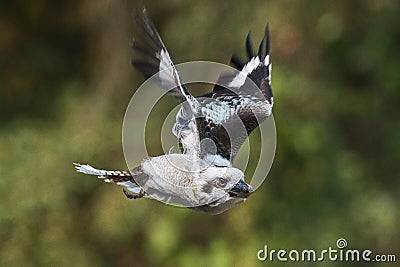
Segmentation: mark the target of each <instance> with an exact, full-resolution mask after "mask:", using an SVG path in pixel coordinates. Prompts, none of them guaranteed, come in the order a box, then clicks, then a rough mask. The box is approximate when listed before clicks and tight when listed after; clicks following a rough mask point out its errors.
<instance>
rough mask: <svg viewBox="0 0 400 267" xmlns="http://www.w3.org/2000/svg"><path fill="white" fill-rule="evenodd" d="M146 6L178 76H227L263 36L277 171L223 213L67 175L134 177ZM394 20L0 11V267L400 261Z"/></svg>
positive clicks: (3, 7) (277, 12) (369, 4)
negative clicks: (95, 170) (224, 66)
mask: <svg viewBox="0 0 400 267" xmlns="http://www.w3.org/2000/svg"><path fill="white" fill-rule="evenodd" d="M143 6H146V7H147V9H148V12H149V14H150V16H151V17H152V19H153V20H154V22H155V24H156V26H157V28H158V29H159V31H160V33H161V35H162V37H163V39H164V42H165V43H166V45H167V47H168V48H169V51H170V53H171V54H172V56H173V58H174V60H175V62H176V63H180V62H184V61H193V60H210V61H216V62H221V63H228V61H229V59H230V56H231V54H232V53H237V54H240V55H244V40H245V37H246V35H247V32H248V31H249V30H251V31H252V33H253V38H254V41H255V43H258V42H259V40H260V39H261V37H262V34H263V30H264V25H265V23H266V22H267V21H269V23H270V29H271V36H272V51H273V63H274V67H273V75H272V76H273V78H272V84H273V89H274V92H275V107H274V116H275V120H276V125H277V138H278V143H277V151H276V158H275V162H274V164H273V166H272V169H271V172H270V174H269V176H268V178H267V180H266V182H265V183H264V184H263V185H262V186H261V187H260V188H259V190H258V191H257V192H256V194H254V195H253V196H252V197H251V198H249V199H248V201H247V202H246V203H245V204H244V205H242V206H239V207H237V208H235V209H232V210H230V211H228V212H226V213H224V214H222V215H219V216H209V215H204V214H199V213H195V212H192V211H190V210H187V209H182V208H176V207H171V206H166V205H164V204H162V203H158V202H156V201H149V200H147V201H146V200H136V201H128V200H127V199H126V198H125V196H124V195H123V194H122V191H121V188H118V187H117V186H112V185H109V184H105V183H101V182H100V181H99V180H97V179H95V178H94V177H88V176H84V175H81V174H78V173H75V171H74V168H73V166H72V162H82V163H86V162H87V163H91V164H93V165H94V166H97V167H103V168H109V169H125V168H126V165H125V161H124V158H123V153H122V147H121V129H122V120H123V116H124V111H125V108H126V107H127V105H128V103H129V99H130V97H131V96H132V95H133V93H134V91H135V90H136V88H138V86H139V85H140V84H141V83H142V82H143V78H142V77H141V76H140V74H139V73H138V72H137V71H135V70H133V69H132V68H131V66H130V59H131V58H132V57H133V56H134V55H133V52H132V51H131V49H130V46H129V44H130V41H131V39H132V37H133V36H136V35H137V30H136V29H135V25H134V23H133V21H132V16H131V14H132V10H133V9H134V8H139V9H141V8H142V7H143ZM399 14H400V3H399V2H398V1H395V0H382V1H381V0H366V1H361V0H359V1H335V2H332V1H290V0H284V1H273V2H272V1H211V0H210V1H179V0H173V1H151V2H150V1H149V2H146V1H140V2H139V3H135V2H132V1H122V0H115V1H105V0H100V1H63V2H55V1H46V0H38V1H33V2H27V1H8V2H7V1H2V3H1V4H0V266H284V265H288V266H293V265H296V263H279V262H276V261H274V262H259V261H258V260H257V257H256V253H257V251H258V250H260V249H262V248H263V247H264V245H265V244H267V245H268V246H269V248H271V249H272V248H273V249H286V250H290V249H298V250H302V249H307V248H308V249H316V250H322V249H326V248H327V247H329V246H332V247H334V248H335V247H336V240H337V239H338V238H340V237H344V238H346V239H347V241H348V243H349V247H350V248H358V249H367V248H368V249H371V250H372V251H374V253H383V254H385V253H386V254H397V261H399V260H400V254H399V251H400V238H399V237H400V234H399V222H400V210H399V203H400V201H399V200H400V197H399V196H400V186H399V185H400V181H399V178H400V177H399V176H400V168H399V162H400V119H399V115H400V90H399V87H400V74H399V73H400V21H399ZM154 123H159V122H157V121H155V122H154ZM153 149H154V151H157V149H158V148H157V147H156V146H155V147H154V148H153ZM141 156H142V155H138V163H139V158H140V157H141ZM320 264H323V265H324V266H340V265H343V266H353V265H354V263H341V262H336V263H332V262H329V261H327V260H325V261H324V262H323V263H320ZM297 265H298V264H297ZM303 265H312V264H311V263H306V264H304V263H302V264H301V266H303ZM315 265H316V264H315ZM360 265H363V266H364V263H360ZM368 266H378V264H375V263H370V264H368ZM382 266H394V265H391V264H388V263H386V264H382Z"/></svg>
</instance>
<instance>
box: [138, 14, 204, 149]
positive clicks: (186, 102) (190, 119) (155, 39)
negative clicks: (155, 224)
mask: <svg viewBox="0 0 400 267" xmlns="http://www.w3.org/2000/svg"><path fill="white" fill-rule="evenodd" d="M135 19H136V23H137V24H138V26H139V28H140V29H141V30H142V32H143V33H144V35H145V36H146V38H147V41H148V43H149V46H148V47H147V46H144V45H141V44H140V43H138V42H136V41H134V42H133V44H132V46H133V49H134V50H136V51H137V52H139V54H141V55H142V59H134V60H132V65H133V66H134V67H135V68H136V69H138V70H139V71H140V72H142V74H143V75H144V77H145V78H149V77H152V76H153V75H157V76H156V77H154V78H156V79H155V80H156V81H157V82H158V83H159V84H160V86H161V87H162V88H163V89H165V90H168V93H169V94H171V95H172V96H174V97H175V98H176V99H177V100H178V101H179V102H180V103H181V104H182V108H181V110H180V112H179V113H178V115H177V122H176V123H175V126H174V129H173V133H174V134H175V136H176V137H177V138H178V139H179V141H180V142H181V143H182V145H183V147H184V150H185V152H186V153H187V154H191V155H193V156H194V157H197V156H198V152H199V143H200V140H199V133H198V127H197V125H196V120H195V119H194V114H195V113H197V111H198V110H199V103H198V101H197V100H196V98H194V97H193V96H192V95H191V94H190V92H189V91H188V89H187V88H186V86H185V85H184V84H183V83H182V80H181V78H180V77H179V73H178V71H177V69H176V68H175V65H174V63H173V61H172V59H171V57H170V55H169V53H168V51H167V49H166V47H165V45H164V43H163V41H162V40H161V37H160V35H159V34H158V32H157V29H156V28H155V26H154V24H153V23H152V22H151V20H150V19H149V17H148V16H147V12H146V10H145V9H144V10H143V12H142V13H137V14H136V16H135Z"/></svg>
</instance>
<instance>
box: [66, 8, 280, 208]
mask: <svg viewBox="0 0 400 267" xmlns="http://www.w3.org/2000/svg"><path fill="white" fill-rule="evenodd" d="M135 20H136V22H137V25H138V27H139V28H140V29H141V31H142V32H143V34H144V35H145V37H146V40H147V45H143V44H142V43H138V42H136V41H134V42H133V45H132V47H133V49H134V50H135V51H136V52H137V53H138V55H141V57H140V58H138V59H134V60H132V65H133V66H134V67H135V68H136V69H137V70H139V71H140V72H141V73H142V74H143V76H144V77H145V78H149V77H156V78H157V81H158V83H159V85H160V86H161V87H162V88H163V89H166V88H167V89H168V90H167V91H168V93H169V94H170V95H172V96H174V97H175V98H176V99H177V100H178V101H179V102H180V104H181V108H180V110H179V112H178V114H177V115H176V121H175V124H174V126H173V129H172V132H173V134H174V135H175V136H176V137H177V138H178V139H179V142H180V144H181V145H182V148H183V152H182V153H181V154H165V155H161V156H157V157H149V158H145V159H144V160H143V161H142V162H141V164H140V165H139V166H137V167H136V168H134V169H132V170H130V171H110V170H101V169H96V168H93V167H92V166H90V165H83V164H76V163H74V164H75V168H76V171H78V172H81V173H84V174H89V175H95V176H97V177H98V178H100V179H103V180H104V181H105V182H111V183H115V184H117V185H120V186H123V187H124V189H123V191H124V193H125V195H126V196H127V197H128V198H130V199H137V198H149V199H156V200H158V201H163V202H166V203H172V204H177V205H181V206H185V207H188V208H190V209H193V210H195V211H199V212H204V213H207V214H220V213H222V212H224V211H226V210H229V209H231V208H233V207H235V206H237V205H239V204H241V203H243V202H245V200H246V199H247V197H249V196H250V195H251V194H252V193H253V192H254V189H253V188H252V186H251V185H250V184H248V183H247V182H246V181H245V180H244V173H243V172H242V171H241V170H240V169H238V168H235V167H233V166H232V162H233V159H234V158H235V156H236V154H237V153H238V151H239V149H240V147H241V146H242V144H243V143H244V141H245V140H246V138H247V137H248V136H249V135H250V133H251V132H252V131H253V130H254V129H256V128H257V127H258V126H259V124H260V123H262V122H263V121H264V120H265V119H266V118H268V117H269V116H270V115H271V114H272V107H273V95H272V89H271V67H272V65H271V53H270V50H271V49H270V37H269V30H268V24H267V26H266V28H265V34H264V36H263V39H262V41H261V43H260V46H259V49H258V51H256V52H255V51H254V50H253V46H252V42H251V38H250V33H249V35H248V36H247V39H246V50H247V56H248V58H247V59H246V60H245V61H242V60H240V59H239V58H238V57H235V56H233V57H232V59H231V62H232V64H233V66H234V67H235V68H236V69H237V72H236V73H235V74H226V75H221V77H220V78H219V80H218V82H217V84H216V85H215V86H214V88H213V90H212V92H209V93H207V94H204V95H202V96H198V97H195V96H193V95H192V94H191V93H190V92H189V90H188V89H187V87H186V86H185V84H183V82H182V80H181V78H180V76H179V73H178V71H177V69H176V67H175V65H174V63H173V61H172V59H171V57H170V55H169V53H168V51H167V49H166V47H165V45H164V43H163V41H162V40H161V38H160V35H159V34H158V32H157V30H156V28H155V26H154V24H153V23H152V22H151V20H150V19H149V17H148V15H147V12H146V10H143V12H138V13H137V14H136V15H135ZM252 86H253V88H256V89H257V90H248V88H252ZM171 88H172V89H171Z"/></svg>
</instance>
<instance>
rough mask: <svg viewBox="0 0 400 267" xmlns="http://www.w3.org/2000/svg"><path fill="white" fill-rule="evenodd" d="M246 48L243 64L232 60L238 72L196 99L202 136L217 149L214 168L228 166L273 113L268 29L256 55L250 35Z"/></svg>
mask: <svg viewBox="0 0 400 267" xmlns="http://www.w3.org/2000/svg"><path fill="white" fill-rule="evenodd" d="M246 48H247V55H248V60H247V62H246V63H243V62H242V61H240V60H239V59H238V58H237V57H232V60H231V61H232V63H233V64H234V65H235V66H236V68H237V69H238V70H240V72H238V73H236V74H235V75H223V76H221V77H220V79H219V81H218V84H217V85H215V87H214V89H213V92H212V93H209V94H206V95H204V98H202V99H201V98H199V99H198V100H199V102H200V103H201V106H202V115H203V118H204V119H203V121H202V123H203V125H204V126H203V130H204V133H203V136H204V137H205V138H210V139H211V140H213V141H214V144H215V145H216V150H217V153H216V155H215V156H213V159H214V160H215V162H214V164H215V165H227V166H229V164H231V162H232V161H233V158H234V157H235V155H236V154H237V152H238V151H239V149H240V147H241V146H242V144H243V142H244V141H245V140H246V138H247V137H248V135H249V134H250V133H251V132H252V131H253V130H254V129H255V128H257V127H258V125H259V124H260V123H261V122H263V121H264V120H265V119H266V118H267V117H268V116H270V115H271V112H272V106H273V95H272V89H271V67H272V65H271V49H270V37H269V30H268V25H267V26H266V29H265V34H264V38H263V40H262V42H261V44H260V46H259V49H258V53H257V54H255V53H254V51H253V48H252V44H251V39H250V34H249V35H248V36H247V39H246ZM200 99H201V100H200ZM203 136H201V139H203Z"/></svg>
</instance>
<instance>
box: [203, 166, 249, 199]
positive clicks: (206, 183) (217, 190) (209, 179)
mask: <svg viewBox="0 0 400 267" xmlns="http://www.w3.org/2000/svg"><path fill="white" fill-rule="evenodd" d="M200 176H201V177H200V181H201V186H200V194H201V195H202V198H208V199H209V202H213V201H215V200H217V199H219V198H222V197H224V196H229V197H232V198H242V199H245V198H247V197H248V196H250V195H251V194H252V193H253V192H254V189H253V188H252V187H251V185H249V184H247V183H246V182H245V181H244V173H243V172H242V171H241V170H239V169H237V168H232V167H215V166H212V167H209V168H207V169H205V170H203V171H202V172H201V173H200Z"/></svg>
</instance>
